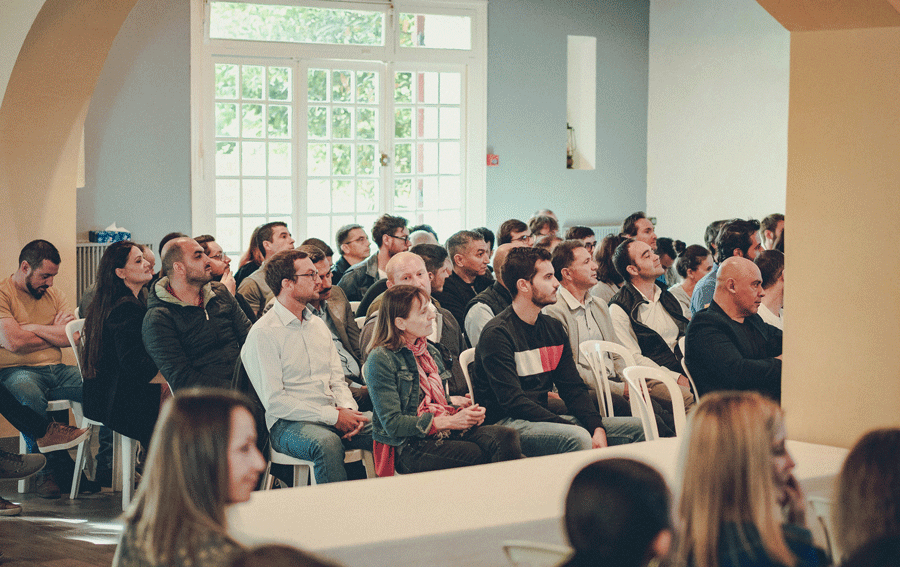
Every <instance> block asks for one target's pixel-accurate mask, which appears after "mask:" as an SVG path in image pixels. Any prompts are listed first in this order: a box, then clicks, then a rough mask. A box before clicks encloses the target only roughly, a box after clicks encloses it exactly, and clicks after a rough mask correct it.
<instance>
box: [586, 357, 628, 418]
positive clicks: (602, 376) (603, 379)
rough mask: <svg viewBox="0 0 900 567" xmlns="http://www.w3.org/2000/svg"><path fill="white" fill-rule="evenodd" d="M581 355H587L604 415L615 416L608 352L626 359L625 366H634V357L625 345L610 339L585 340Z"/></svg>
mask: <svg viewBox="0 0 900 567" xmlns="http://www.w3.org/2000/svg"><path fill="white" fill-rule="evenodd" d="M579 349H580V351H581V356H583V357H585V358H586V359H587V361H588V365H589V366H590V367H591V371H592V372H593V373H594V380H596V382H597V384H596V388H595V390H596V391H597V402H598V403H599V404H600V412H601V414H602V415H603V416H604V417H607V416H608V417H614V416H615V413H614V412H613V402H612V390H611V389H610V387H609V369H608V368H607V367H606V363H605V360H606V356H605V355H606V354H610V355H613V354H617V355H619V356H621V357H622V358H623V359H624V360H625V366H634V357H633V356H631V353H630V352H628V349H626V348H625V347H624V346H622V345H620V344H619V343H614V342H610V341H597V340H591V341H584V342H582V343H581V344H580V345H579Z"/></svg>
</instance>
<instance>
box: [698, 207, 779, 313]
mask: <svg viewBox="0 0 900 567" xmlns="http://www.w3.org/2000/svg"><path fill="white" fill-rule="evenodd" d="M758 230H759V223H758V222H757V221H755V220H741V219H734V220H730V221H727V222H725V224H723V225H722V228H721V229H720V230H719V234H718V236H716V251H717V252H716V262H717V263H716V265H715V266H713V269H712V270H710V272H709V273H708V274H706V275H705V276H703V278H701V279H700V281H699V282H697V286H696V287H694V293H693V295H691V314H692V315H695V314H696V313H697V312H698V311H700V310H701V309H705V308H706V307H708V306H709V303H710V302H711V301H712V299H713V294H714V293H715V291H716V272H718V270H719V266H720V265H721V264H722V262H724V261H725V260H726V259H728V258H732V257H738V258H746V259H748V260H751V261H752V260H753V259H754V258H756V255H757V254H759V253H760V252H761V251H762V246H760V244H759V233H758V232H757V231H758Z"/></svg>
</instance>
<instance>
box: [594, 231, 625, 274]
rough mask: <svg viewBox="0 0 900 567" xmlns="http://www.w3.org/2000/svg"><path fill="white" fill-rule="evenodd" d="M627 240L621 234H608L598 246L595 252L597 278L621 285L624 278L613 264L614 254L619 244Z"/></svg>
mask: <svg viewBox="0 0 900 567" xmlns="http://www.w3.org/2000/svg"><path fill="white" fill-rule="evenodd" d="M624 241H625V237H624V236H622V235H621V234H607V235H606V236H604V237H603V240H601V241H600V245H599V246H597V251H596V252H594V260H595V261H596V262H597V279H598V280H600V281H601V282H603V283H607V284H613V285H620V284H621V283H622V282H623V281H624V280H623V279H622V276H620V275H619V272H618V271H617V270H616V266H615V264H613V255H614V254H615V252H616V248H618V246H619V244H621V243H622V242H624Z"/></svg>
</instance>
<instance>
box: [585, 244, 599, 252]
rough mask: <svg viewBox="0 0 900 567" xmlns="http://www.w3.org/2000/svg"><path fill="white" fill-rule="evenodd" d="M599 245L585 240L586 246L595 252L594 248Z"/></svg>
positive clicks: (588, 249) (589, 250)
mask: <svg viewBox="0 0 900 567" xmlns="http://www.w3.org/2000/svg"><path fill="white" fill-rule="evenodd" d="M596 246H597V243H596V242H585V243H584V247H585V248H587V251H588V252H593V251H594V248H595V247H596Z"/></svg>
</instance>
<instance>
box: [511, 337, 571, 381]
mask: <svg viewBox="0 0 900 567" xmlns="http://www.w3.org/2000/svg"><path fill="white" fill-rule="evenodd" d="M562 352H563V346H562V345H556V346H546V347H541V348H535V349H531V350H524V351H521V352H517V353H516V354H515V360H516V374H518V375H519V376H533V375H535V374H543V373H545V372H552V371H553V370H556V367H557V366H559V360H560V359H561V358H562Z"/></svg>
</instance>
